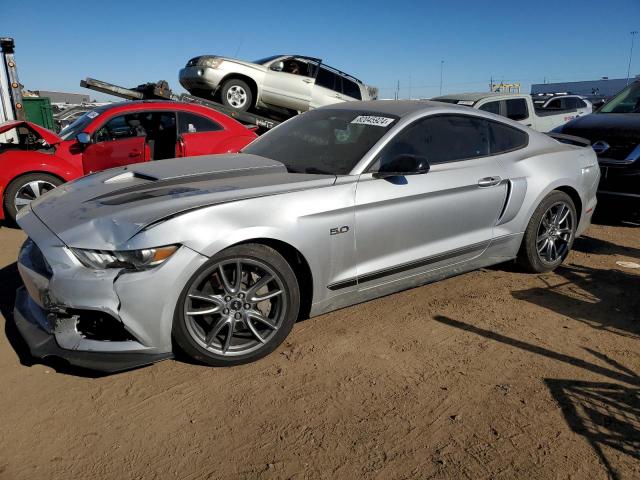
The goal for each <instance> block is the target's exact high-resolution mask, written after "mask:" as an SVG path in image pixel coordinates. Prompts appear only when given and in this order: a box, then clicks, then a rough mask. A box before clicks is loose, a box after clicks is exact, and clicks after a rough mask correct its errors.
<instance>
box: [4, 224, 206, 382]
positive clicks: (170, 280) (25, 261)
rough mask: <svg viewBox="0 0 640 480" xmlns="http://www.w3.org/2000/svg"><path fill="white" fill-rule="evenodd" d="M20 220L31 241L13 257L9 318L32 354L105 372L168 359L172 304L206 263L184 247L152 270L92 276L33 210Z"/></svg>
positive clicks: (96, 272)
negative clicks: (15, 275) (17, 284)
mask: <svg viewBox="0 0 640 480" xmlns="http://www.w3.org/2000/svg"><path fill="white" fill-rule="evenodd" d="M19 221H20V225H21V227H22V228H23V230H24V231H25V232H26V233H27V234H28V235H29V239H28V240H27V241H26V242H25V244H24V245H23V247H22V249H21V251H20V256H19V258H18V270H19V272H20V276H21V277H22V280H23V283H24V287H21V288H19V289H18V292H17V296H16V303H15V309H14V319H15V323H16V326H17V327H18V329H19V331H20V332H21V334H22V336H23V337H24V339H25V340H26V342H27V344H28V345H29V349H30V351H31V354H32V355H33V356H35V357H38V358H45V357H48V356H55V357H60V358H63V359H65V360H67V361H68V362H69V363H71V364H72V365H76V366H81V367H85V368H91V369H95V370H102V371H108V372H113V371H118V370H125V369H130V368H134V367H138V366H141V365H146V364H150V363H153V362H157V361H159V360H163V359H165V358H170V357H172V356H173V353H172V343H171V329H172V325H173V316H174V311H175V305H176V303H177V301H178V298H179V295H180V292H181V290H182V287H183V286H184V285H185V284H186V281H187V279H188V278H189V277H190V276H191V275H192V274H193V273H194V272H195V271H196V270H197V269H198V268H199V267H200V265H202V264H203V263H204V262H205V261H206V260H207V259H206V257H204V256H202V255H200V254H198V253H196V252H194V251H193V250H190V249H189V248H186V247H182V248H180V249H179V250H178V251H177V252H176V253H175V254H174V255H173V256H172V257H171V258H170V259H169V260H168V261H167V262H165V263H164V264H162V265H161V266H159V267H157V268H154V269H150V270H145V271H136V272H129V271H125V270H121V269H105V270H93V269H90V268H87V267H85V266H83V265H82V264H81V263H80V262H79V261H78V260H77V259H76V258H75V256H74V255H73V253H72V252H71V250H70V249H69V248H68V247H67V246H66V245H64V243H63V242H62V241H61V240H60V239H59V238H58V237H57V236H56V235H55V234H53V233H52V232H51V231H50V230H49V229H48V228H47V227H46V226H45V225H44V224H43V223H42V222H41V221H40V220H39V219H38V218H37V216H36V215H35V214H33V212H28V213H27V214H26V215H21V218H20V220H19Z"/></svg>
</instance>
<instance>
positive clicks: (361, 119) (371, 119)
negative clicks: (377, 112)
mask: <svg viewBox="0 0 640 480" xmlns="http://www.w3.org/2000/svg"><path fill="white" fill-rule="evenodd" d="M394 120H395V118H387V117H377V116H374V115H358V116H357V117H356V118H354V119H353V121H352V122H351V123H357V124H360V125H373V126H374V127H388V126H389V125H391V123H393V121H394Z"/></svg>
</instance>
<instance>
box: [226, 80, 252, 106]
mask: <svg viewBox="0 0 640 480" xmlns="http://www.w3.org/2000/svg"><path fill="white" fill-rule="evenodd" d="M220 96H221V100H222V104H223V105H226V106H227V107H229V108H233V109H234V110H237V111H239V112H246V111H247V110H249V109H250V108H251V107H252V105H253V93H252V92H251V88H249V85H247V83H246V82H244V81H242V80H240V79H237V78H232V79H230V80H227V81H226V82H224V85H223V86H222V91H221V92H220Z"/></svg>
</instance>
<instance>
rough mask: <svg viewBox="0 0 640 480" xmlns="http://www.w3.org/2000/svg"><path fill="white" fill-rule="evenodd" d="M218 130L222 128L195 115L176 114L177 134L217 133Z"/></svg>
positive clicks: (186, 113)
mask: <svg viewBox="0 0 640 480" xmlns="http://www.w3.org/2000/svg"><path fill="white" fill-rule="evenodd" d="M218 130H222V126H221V125H220V124H219V123H217V122H214V121H213V120H210V119H208V118H205V117H203V116H201V115H196V114H195V113H188V112H178V132H179V133H180V134H183V133H202V132H217V131H218Z"/></svg>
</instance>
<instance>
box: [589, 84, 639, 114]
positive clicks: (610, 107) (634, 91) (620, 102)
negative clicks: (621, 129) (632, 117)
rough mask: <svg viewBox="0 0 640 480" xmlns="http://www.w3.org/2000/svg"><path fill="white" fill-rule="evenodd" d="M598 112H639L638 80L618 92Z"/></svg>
mask: <svg viewBox="0 0 640 480" xmlns="http://www.w3.org/2000/svg"><path fill="white" fill-rule="evenodd" d="M599 113H640V82H636V83H633V84H631V85H629V86H628V87H627V88H625V89H624V90H622V91H621V92H620V93H618V94H617V95H616V96H615V97H613V98H612V99H611V100H610V101H609V102H608V103H607V104H605V106H603V107H602V108H601V109H600V111H599Z"/></svg>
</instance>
